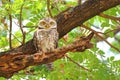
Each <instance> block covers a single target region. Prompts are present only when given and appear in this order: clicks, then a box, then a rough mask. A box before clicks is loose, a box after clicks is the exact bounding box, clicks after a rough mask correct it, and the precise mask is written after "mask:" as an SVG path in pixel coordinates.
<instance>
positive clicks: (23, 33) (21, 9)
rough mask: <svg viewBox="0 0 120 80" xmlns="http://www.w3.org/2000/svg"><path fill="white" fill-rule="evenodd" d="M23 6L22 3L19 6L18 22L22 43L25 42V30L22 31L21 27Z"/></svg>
mask: <svg viewBox="0 0 120 80" xmlns="http://www.w3.org/2000/svg"><path fill="white" fill-rule="evenodd" d="M23 6H24V3H23V4H22V5H21V8H20V23H19V26H20V30H21V32H22V35H23V40H22V44H24V43H25V32H24V31H23V28H22V11H23Z"/></svg>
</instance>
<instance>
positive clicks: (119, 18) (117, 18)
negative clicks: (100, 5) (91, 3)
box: [99, 13, 120, 21]
mask: <svg viewBox="0 0 120 80" xmlns="http://www.w3.org/2000/svg"><path fill="white" fill-rule="evenodd" d="M99 16H101V17H104V18H108V19H111V20H115V21H120V17H114V16H109V15H106V14H103V13H100V14H99Z"/></svg>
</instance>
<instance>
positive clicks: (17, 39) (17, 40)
mask: <svg viewBox="0 0 120 80" xmlns="http://www.w3.org/2000/svg"><path fill="white" fill-rule="evenodd" d="M7 30H8V29H7ZM8 31H9V33H10V30H8ZM11 35H12V36H13V37H14V38H15V39H17V41H18V42H20V43H21V44H22V42H21V41H20V40H19V39H18V38H17V37H16V36H15V35H14V34H12V33H11Z"/></svg>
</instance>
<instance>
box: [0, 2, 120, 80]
mask: <svg viewBox="0 0 120 80" xmlns="http://www.w3.org/2000/svg"><path fill="white" fill-rule="evenodd" d="M119 4H120V0H88V1H87V2H85V3H84V4H82V5H77V6H75V7H74V8H71V9H70V10H68V11H65V12H62V13H60V14H58V15H57V16H56V21H57V24H58V32H59V36H60V38H61V37H62V36H64V35H65V34H66V33H68V32H69V31H71V30H72V29H73V28H75V27H77V26H79V25H81V24H82V23H83V22H85V21H87V20H88V19H90V18H92V17H94V16H96V15H97V14H99V13H101V12H103V11H105V10H107V9H109V8H112V7H114V6H117V5H119ZM82 41H83V40H82ZM83 42H84V41H83ZM86 43H88V42H87V41H86V42H85V43H84V44H83V45H79V46H80V49H82V47H83V46H84V47H85V46H86ZM89 45H90V44H89ZM90 48H91V47H90ZM81 51H82V50H81ZM35 53H36V51H35V47H34V45H33V40H30V41H28V42H27V43H26V44H24V45H21V46H19V47H17V48H15V49H12V50H9V51H6V52H1V53H0V76H3V77H6V78H9V77H11V76H12V75H13V73H14V72H17V71H19V70H21V69H24V68H25V67H27V66H29V65H36V62H35V60H37V61H38V60H39V59H42V60H39V61H38V63H37V64H43V63H48V62H50V61H54V60H56V59H58V58H61V57H63V55H57V56H56V54H52V55H51V54H50V55H47V56H46V55H37V54H35ZM53 53H54V52H53ZM57 53H58V52H57ZM59 53H60V52H59ZM65 53H66V52H65ZM33 54H34V55H33ZM17 55H19V56H17ZM28 55H29V56H28ZM36 55H37V56H36ZM14 56H15V57H14ZM31 57H32V58H31ZM46 57H47V58H46ZM54 57H55V59H53V58H54ZM13 58H14V59H13ZM10 61H11V63H10ZM17 61H18V62H17ZM20 61H21V63H20ZM13 63H14V64H13ZM15 63H16V64H15ZM30 63H31V64H30ZM16 65H17V66H16ZM18 65H19V67H18ZM10 67H11V68H10ZM16 67H17V68H16Z"/></svg>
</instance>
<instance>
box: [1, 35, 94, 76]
mask: <svg viewBox="0 0 120 80" xmlns="http://www.w3.org/2000/svg"><path fill="white" fill-rule="evenodd" d="M93 35H94V33H91V34H90V35H88V36H87V37H84V38H80V39H78V40H76V41H74V42H73V43H71V44H69V45H68V46H64V47H61V48H57V49H55V50H53V51H51V52H46V53H42V54H41V53H36V54H33V55H29V54H25V53H23V52H18V53H13V54H3V55H0V76H3V77H6V78H9V77H11V76H12V75H13V74H14V73H15V72H18V71H19V70H21V69H24V68H26V67H28V66H32V65H40V64H46V63H50V62H53V61H55V60H57V59H60V58H62V57H63V56H64V55H65V53H67V52H69V51H74V49H77V48H79V51H84V50H86V49H88V48H92V47H93V44H92V43H90V40H91V39H92V37H93ZM90 46H91V47H90Z"/></svg>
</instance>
